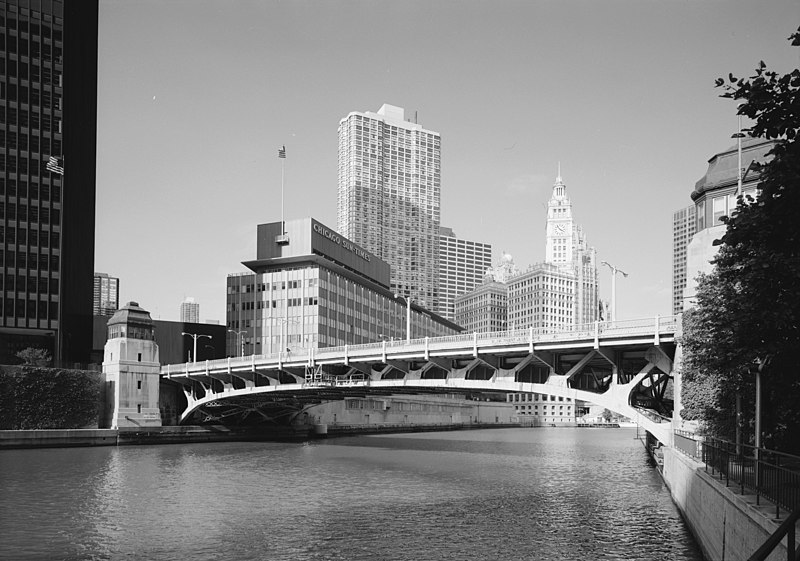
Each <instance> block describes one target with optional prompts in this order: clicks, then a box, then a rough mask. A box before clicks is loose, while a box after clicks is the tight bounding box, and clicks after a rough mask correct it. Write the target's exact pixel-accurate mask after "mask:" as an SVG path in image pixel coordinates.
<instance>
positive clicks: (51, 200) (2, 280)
mask: <svg viewBox="0 0 800 561" xmlns="http://www.w3.org/2000/svg"><path fill="white" fill-rule="evenodd" d="M0 29H2V34H0V98H2V104H0V138H1V139H2V140H1V141H0V267H2V274H0V296H2V298H0V362H2V361H5V360H7V359H10V358H11V359H12V360H13V358H12V357H13V355H14V354H15V353H16V352H18V351H19V350H21V349H22V348H25V347H29V346H32V347H40V348H45V349H47V350H49V351H51V352H52V353H53V356H54V357H55V358H56V361H57V362H64V363H74V362H80V363H85V362H88V360H89V354H90V352H91V348H92V301H93V284H94V282H93V273H94V225H95V158H96V157H95V153H96V144H97V31H98V2H97V0H86V1H80V2H62V1H60V0H6V1H0Z"/></svg>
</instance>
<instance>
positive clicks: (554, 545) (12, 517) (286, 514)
mask: <svg viewBox="0 0 800 561" xmlns="http://www.w3.org/2000/svg"><path fill="white" fill-rule="evenodd" d="M635 432H636V431H635V429H578V428H533V429H531V428H528V429H491V430H475V431H457V432H441V433H421V434H420V433H414V434H398V435H382V436H374V435H373V436H358V437H346V438H336V439H329V440H325V441H315V442H311V443H263V442H259V443H241V442H235V443H210V444H187V445H162V446H124V447H119V448H117V447H98V448H64V449H46V450H10V451H2V452H0V559H14V560H18V559H19V560H21V559H69V560H78V559H148V560H172V559H191V560H193V561H197V560H212V559H223V558H224V559H231V560H249V559H259V560H262V559H263V560H283V559H286V560H362V559H363V560H373V559H374V560H414V561H419V560H426V559H430V560H438V559H453V560H459V561H469V560H475V561H478V560H480V561H483V560H490V559H492V560H493V559H496V560H539V559H541V560H551V559H552V560H566V559H570V560H573V559H574V560H578V561H590V560H595V559H614V560H621V559H641V560H648V561H650V560H658V559H663V560H670V561H673V560H678V561H680V560H696V561H701V560H702V556H701V554H700V553H699V549H698V547H697V545H696V544H695V542H694V541H693V539H692V537H691V534H690V533H689V531H688V529H687V528H686V526H685V524H684V523H683V521H682V520H681V517H680V515H679V513H678V511H677V509H676V507H675V506H674V504H673V503H672V501H671V499H670V496H669V491H668V490H667V489H666V487H665V486H664V484H663V482H662V481H661V478H660V476H659V475H658V473H657V472H656V470H655V468H654V467H653V466H652V464H651V463H650V460H649V458H648V456H647V454H646V452H645V450H644V447H643V446H642V444H641V442H639V441H637V440H636V439H635V438H634V436H635Z"/></svg>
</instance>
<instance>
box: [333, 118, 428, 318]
mask: <svg viewBox="0 0 800 561" xmlns="http://www.w3.org/2000/svg"><path fill="white" fill-rule="evenodd" d="M440 200H441V137H440V135H439V133H438V132H434V131H431V130H428V129H425V128H423V127H422V126H421V125H419V124H417V123H414V122H410V121H407V120H406V119H405V112H404V110H403V108H401V107H395V106H392V105H388V104H384V105H383V106H382V107H381V108H380V109H379V110H378V111H377V113H372V112H364V113H361V112H352V113H350V114H349V115H347V117H345V118H344V119H342V120H341V121H340V123H339V177H338V230H339V233H340V234H341V235H343V236H345V237H346V238H348V239H349V240H351V241H352V242H353V243H356V244H358V245H360V246H361V247H363V248H364V249H365V250H366V251H369V252H370V253H371V254H372V255H374V256H376V257H377V258H379V259H382V260H384V261H385V262H387V263H388V264H389V265H390V266H391V275H392V277H391V281H390V284H389V289H390V291H391V292H392V293H394V294H399V295H401V296H410V297H411V299H412V300H413V301H414V302H415V303H417V304H419V305H421V306H423V307H425V308H427V309H429V310H434V311H437V310H439V309H440V308H439V299H440V295H439V225H440V224H439V223H440V202H441V201H440Z"/></svg>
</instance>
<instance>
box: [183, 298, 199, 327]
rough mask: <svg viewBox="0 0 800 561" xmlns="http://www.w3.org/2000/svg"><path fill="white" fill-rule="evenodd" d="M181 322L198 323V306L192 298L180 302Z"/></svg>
mask: <svg viewBox="0 0 800 561" xmlns="http://www.w3.org/2000/svg"><path fill="white" fill-rule="evenodd" d="M181 321H182V322H185V323H200V304H198V303H197V302H195V301H194V298H191V297H189V298H186V299H185V300H184V301H183V302H181Z"/></svg>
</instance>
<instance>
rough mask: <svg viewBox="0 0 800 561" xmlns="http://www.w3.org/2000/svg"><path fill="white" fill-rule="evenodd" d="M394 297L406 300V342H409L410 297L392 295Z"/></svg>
mask: <svg viewBox="0 0 800 561" xmlns="http://www.w3.org/2000/svg"><path fill="white" fill-rule="evenodd" d="M394 297H395V298H399V299H401V300H405V301H406V343H411V297H410V296H400V295H399V294H395V295H394Z"/></svg>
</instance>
